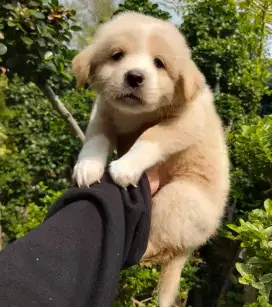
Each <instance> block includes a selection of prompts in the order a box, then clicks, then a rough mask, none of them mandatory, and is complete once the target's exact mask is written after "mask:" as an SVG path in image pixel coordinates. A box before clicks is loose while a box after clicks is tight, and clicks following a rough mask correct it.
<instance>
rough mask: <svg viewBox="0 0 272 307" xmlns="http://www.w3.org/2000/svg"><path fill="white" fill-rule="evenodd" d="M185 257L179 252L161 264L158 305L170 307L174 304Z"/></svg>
mask: <svg viewBox="0 0 272 307" xmlns="http://www.w3.org/2000/svg"><path fill="white" fill-rule="evenodd" d="M187 259H188V256H187V255H186V254H180V255H177V256H175V258H173V259H172V260H171V261H170V262H168V263H167V264H164V265H162V269H161V276H160V281H159V306H160V307H171V306H172V305H173V304H174V302H175V298H176V294H177V291H178V288H179V283H180V274H181V270H182V268H183V266H184V264H185V262H186V261H187Z"/></svg>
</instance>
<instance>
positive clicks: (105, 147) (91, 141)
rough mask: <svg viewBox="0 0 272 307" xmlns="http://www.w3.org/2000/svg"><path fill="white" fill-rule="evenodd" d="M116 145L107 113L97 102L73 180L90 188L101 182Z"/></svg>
mask: <svg viewBox="0 0 272 307" xmlns="http://www.w3.org/2000/svg"><path fill="white" fill-rule="evenodd" d="M113 144H114V129H113V127H110V121H109V120H108V118H107V117H106V114H105V112H101V108H100V105H99V103H98V102H96V104H95V106H94V108H93V111H92V114H91V117H90V121H89V124H88V128H87V132H86V140H85V143H84V145H83V148H82V149H81V152H80V154H79V157H78V161H77V163H76V165H75V167H74V173H73V179H74V180H75V181H76V182H77V184H78V185H79V186H85V187H88V186H89V185H90V184H93V183H94V182H96V181H99V180H100V179H101V177H102V176H103V173H104V168H105V166H106V163H107V157H108V154H109V151H110V150H111V149H112V147H113Z"/></svg>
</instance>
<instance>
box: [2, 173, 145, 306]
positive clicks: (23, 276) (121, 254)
mask: <svg viewBox="0 0 272 307" xmlns="http://www.w3.org/2000/svg"><path fill="white" fill-rule="evenodd" d="M150 198H151V196H150V187H149V184H148V181H147V178H146V176H143V178H142V179H141V181H140V183H139V187H138V188H134V187H131V188H128V190H127V191H126V190H124V189H120V188H118V187H117V186H116V185H115V184H113V183H112V181H111V179H110V176H109V174H108V173H106V174H105V175H104V177H103V179H102V182H101V183H100V184H95V185H93V186H92V187H90V188H84V189H79V188H71V189H69V190H68V191H67V192H66V193H65V194H64V195H63V196H62V197H60V198H59V199H58V200H57V202H56V203H55V204H54V205H53V206H52V207H51V208H50V210H49V212H48V216H47V218H46V220H45V222H44V223H43V224H41V225H40V226H39V227H37V228H36V229H34V230H33V231H31V232H30V233H28V234H27V235H25V236H24V237H22V238H21V239H18V240H17V241H15V242H13V243H12V244H10V245H9V246H7V247H6V248H5V249H4V250H3V251H2V252H1V253H0V306H1V307H2V306H3V307H21V306H22V307H23V306H28V307H34V306H35V307H36V306H39V307H49V306H56V307H68V306H69V307H85V306H86V307H87V306H88V307H107V306H111V304H112V301H113V299H114V296H115V294H116V289H117V284H118V278H119V273H120V270H121V269H123V268H126V267H128V266H131V265H133V264H136V263H138V262H139V260H140V258H141V257H142V255H143V253H144V251H145V249H146V246H147V240H148V234H149V227H150V208H149V207H150Z"/></svg>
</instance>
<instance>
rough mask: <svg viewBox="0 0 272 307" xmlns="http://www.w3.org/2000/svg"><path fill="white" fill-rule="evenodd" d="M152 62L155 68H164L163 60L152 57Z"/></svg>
mask: <svg viewBox="0 0 272 307" xmlns="http://www.w3.org/2000/svg"><path fill="white" fill-rule="evenodd" d="M154 64H155V66H156V67H157V68H165V65H164V63H163V61H162V60H161V59H159V58H155V59H154Z"/></svg>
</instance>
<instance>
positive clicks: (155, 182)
mask: <svg viewBox="0 0 272 307" xmlns="http://www.w3.org/2000/svg"><path fill="white" fill-rule="evenodd" d="M146 175H147V178H148V181H149V184H150V190H151V195H152V196H153V195H154V194H155V193H156V192H157V191H158V189H159V186H160V183H161V182H160V181H161V180H160V173H159V166H158V165H155V166H153V167H151V168H150V169H149V170H147V171H146Z"/></svg>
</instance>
